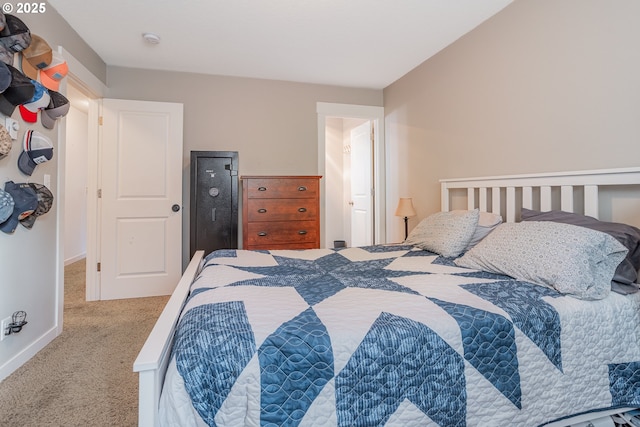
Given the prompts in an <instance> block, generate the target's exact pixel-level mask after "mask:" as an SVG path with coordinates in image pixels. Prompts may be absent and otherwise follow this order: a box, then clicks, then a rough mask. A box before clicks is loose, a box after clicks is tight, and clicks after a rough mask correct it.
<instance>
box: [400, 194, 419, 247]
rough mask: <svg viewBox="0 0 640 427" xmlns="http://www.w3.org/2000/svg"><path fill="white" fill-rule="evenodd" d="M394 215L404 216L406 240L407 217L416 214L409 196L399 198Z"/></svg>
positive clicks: (407, 232) (406, 235) (407, 230)
mask: <svg viewBox="0 0 640 427" xmlns="http://www.w3.org/2000/svg"><path fill="white" fill-rule="evenodd" d="M396 216H402V217H404V238H405V240H406V239H407V237H408V236H409V224H408V222H409V217H410V216H416V210H415V209H414V208H413V202H412V201H411V198H400V201H399V202H398V207H397V208H396Z"/></svg>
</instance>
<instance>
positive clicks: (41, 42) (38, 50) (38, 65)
mask: <svg viewBox="0 0 640 427" xmlns="http://www.w3.org/2000/svg"><path fill="white" fill-rule="evenodd" d="M52 59H53V52H52V51H51V46H49V43H47V41H46V40H45V39H43V38H42V37H40V36H39V35H37V34H31V44H29V47H27V48H26V49H24V50H23V51H22V52H20V67H21V68H22V72H23V73H24V75H25V76H27V77H29V78H30V79H31V80H37V79H38V70H42V69H43V68H46V67H48V66H49V65H51V60H52Z"/></svg>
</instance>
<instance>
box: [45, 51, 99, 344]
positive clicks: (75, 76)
mask: <svg viewBox="0 0 640 427" xmlns="http://www.w3.org/2000/svg"><path fill="white" fill-rule="evenodd" d="M57 49H58V52H59V53H60V54H62V57H63V58H64V59H65V61H66V62H67V65H68V67H69V72H68V74H67V76H66V78H64V79H62V81H61V82H60V93H62V94H63V95H66V94H67V85H68V84H69V82H71V83H73V85H74V86H76V87H78V88H79V89H80V90H81V91H82V92H83V93H84V94H85V95H87V97H88V98H89V112H88V122H89V123H88V135H87V148H88V154H89V158H88V159H87V166H88V168H89V169H88V170H89V171H92V170H95V169H92V168H95V167H96V165H97V158H96V159H92V146H93V147H95V146H97V143H98V103H99V99H100V98H102V97H103V96H105V94H106V92H107V86H106V85H105V84H104V83H102V81H101V80H100V79H98V78H97V77H96V76H95V75H94V74H93V73H92V72H91V71H90V70H89V69H88V68H87V67H85V66H84V65H83V64H82V62H80V61H79V60H78V59H77V58H76V57H74V56H73V55H72V54H71V53H70V52H69V51H67V50H66V49H65V48H64V47H63V46H58V47H57ZM57 128H58V129H57V133H58V152H59V154H58V171H59V172H58V178H57V186H58V203H57V204H56V205H57V208H56V209H57V218H58V223H57V224H56V240H57V251H56V258H57V259H56V265H57V272H56V273H57V274H56V318H57V332H58V334H60V333H62V326H63V313H64V268H65V266H64V260H65V255H64V221H65V214H64V203H62V201H63V200H64V197H65V195H64V187H65V179H66V165H65V163H64V158H65V156H64V153H65V150H66V134H67V126H66V121H65V120H60V122H59V123H58V124H57ZM87 180H88V181H87V186H88V191H89V194H91V190H90V186H91V181H92V176H91V173H89V174H88V177H87ZM94 194H95V192H94ZM87 203H88V205H87V265H89V260H90V256H93V257H94V258H93V259H94V260H95V250H93V251H92V248H93V245H94V244H95V243H94V241H95V238H94V239H93V240H92V237H93V236H92V234H91V228H90V223H91V222H93V221H95V209H93V210H92V209H91V198H90V197H87ZM94 229H95V225H94ZM94 262H95V261H94ZM89 271H90V269H88V268H87V274H86V281H87V285H86V286H87V296H86V298H87V300H89V299H90V298H91V297H93V293H90V292H89V289H90V288H91V290H92V291H93V284H92V285H91V286H90V281H91V280H93V279H94V277H93V275H90V274H89Z"/></svg>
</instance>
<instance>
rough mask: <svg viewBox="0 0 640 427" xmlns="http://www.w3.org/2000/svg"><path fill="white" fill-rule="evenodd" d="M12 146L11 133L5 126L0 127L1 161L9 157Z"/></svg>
mask: <svg viewBox="0 0 640 427" xmlns="http://www.w3.org/2000/svg"><path fill="white" fill-rule="evenodd" d="M12 146H13V139H12V138H11V135H10V134H9V131H8V130H7V128H5V127H4V126H2V125H0V159H2V158H4V157H6V156H7V155H9V153H10V152H11V147H12Z"/></svg>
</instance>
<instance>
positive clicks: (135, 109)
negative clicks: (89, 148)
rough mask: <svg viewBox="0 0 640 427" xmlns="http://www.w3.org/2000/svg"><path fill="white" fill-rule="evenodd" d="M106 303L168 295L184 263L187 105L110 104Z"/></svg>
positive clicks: (104, 134)
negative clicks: (184, 120)
mask: <svg viewBox="0 0 640 427" xmlns="http://www.w3.org/2000/svg"><path fill="white" fill-rule="evenodd" d="M102 117H103V119H102V127H101V137H100V141H99V144H100V152H101V156H100V158H101V162H100V168H101V174H100V176H101V183H100V188H101V192H102V196H101V199H100V201H101V205H102V206H101V209H100V212H101V218H100V223H101V225H100V238H99V239H100V245H99V246H100V254H99V258H98V259H99V260H100V268H101V270H100V271H101V273H100V299H118V298H134V297H144V296H153V295H168V294H170V293H172V292H173V289H174V288H175V286H176V284H177V283H178V280H179V279H180V276H181V271H182V268H181V265H182V163H183V153H182V104H174V103H164V102H146V101H129V100H118V99H104V100H103V104H102Z"/></svg>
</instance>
